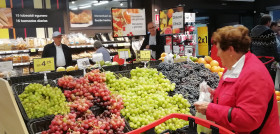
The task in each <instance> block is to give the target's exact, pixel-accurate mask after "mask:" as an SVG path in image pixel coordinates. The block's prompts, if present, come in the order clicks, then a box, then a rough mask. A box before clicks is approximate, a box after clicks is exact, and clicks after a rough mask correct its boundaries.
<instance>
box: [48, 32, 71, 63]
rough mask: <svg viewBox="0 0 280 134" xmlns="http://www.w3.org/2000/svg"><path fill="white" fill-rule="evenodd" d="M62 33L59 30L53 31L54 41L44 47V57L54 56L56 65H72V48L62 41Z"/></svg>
mask: <svg viewBox="0 0 280 134" xmlns="http://www.w3.org/2000/svg"><path fill="white" fill-rule="evenodd" d="M61 36H62V34H61V33H60V32H58V31H56V32H54V33H53V36H52V37H53V43H51V44H48V45H46V46H45V47H44V50H43V54H42V58H45V57H54V60H55V66H56V67H66V66H70V65H72V54H71V50H70V48H69V47H68V46H67V45H65V44H62V43H61Z"/></svg>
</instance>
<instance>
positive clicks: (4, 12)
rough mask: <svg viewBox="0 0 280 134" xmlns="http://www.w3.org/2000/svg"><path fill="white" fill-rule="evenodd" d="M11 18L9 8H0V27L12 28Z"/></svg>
mask: <svg viewBox="0 0 280 134" xmlns="http://www.w3.org/2000/svg"><path fill="white" fill-rule="evenodd" d="M12 27H13V18H12V10H11V8H0V28H12Z"/></svg>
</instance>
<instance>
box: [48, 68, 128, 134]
mask: <svg viewBox="0 0 280 134" xmlns="http://www.w3.org/2000/svg"><path fill="white" fill-rule="evenodd" d="M105 81H106V77H105V73H100V72H99V70H92V71H91V72H89V73H87V74H86V75H85V76H84V77H81V78H74V77H72V76H63V77H62V78H60V79H58V81H57V84H58V86H60V87H62V89H63V90H64V95H65V96H66V98H67V100H68V101H69V102H70V105H69V106H70V113H69V114H67V115H57V116H55V118H54V119H53V120H52V122H51V125H50V126H49V130H47V131H43V132H42V134H49V133H59V134H62V133H88V134H122V133H124V132H123V131H124V127H125V121H124V119H123V118H121V116H120V110H121V109H122V108H123V101H122V98H121V97H120V96H117V95H113V94H111V92H110V91H109V90H108V89H107V88H106V83H105ZM92 106H98V107H100V108H102V109H104V111H103V112H102V113H101V114H100V115H97V114H94V113H93V111H91V110H90V109H91V107H92Z"/></svg>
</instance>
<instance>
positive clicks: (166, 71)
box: [158, 61, 219, 114]
mask: <svg viewBox="0 0 280 134" xmlns="http://www.w3.org/2000/svg"><path fill="white" fill-rule="evenodd" d="M158 70H159V71H161V72H162V73H163V75H164V76H166V78H168V79H169V80H170V81H172V82H174V83H176V88H175V90H174V92H171V94H175V93H178V94H182V95H183V96H184V98H185V99H188V100H189V102H190V104H191V107H190V108H191V111H192V114H195V108H194V106H193V103H194V102H196V101H197V100H198V98H199V84H200V83H202V82H203V81H205V82H207V85H209V86H210V87H211V88H213V89H215V88H217V86H218V84H219V76H218V74H217V73H212V72H211V71H210V70H209V69H207V68H205V66H204V64H199V63H194V62H192V61H187V62H182V63H174V64H173V67H172V68H170V65H169V64H168V63H160V64H159V65H158Z"/></svg>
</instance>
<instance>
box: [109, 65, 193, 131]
mask: <svg viewBox="0 0 280 134" xmlns="http://www.w3.org/2000/svg"><path fill="white" fill-rule="evenodd" d="M130 74H131V77H130V78H126V77H120V78H116V76H118V75H114V73H113V72H106V82H107V86H108V88H109V89H110V91H112V93H114V94H118V95H120V96H121V97H122V98H123V101H124V106H125V108H124V109H122V110H121V114H122V115H124V116H125V117H126V119H127V120H128V121H129V125H130V126H131V127H132V128H133V129H136V128H140V127H142V126H145V125H147V124H150V123H152V122H153V121H155V120H158V119H160V118H162V117H164V116H166V115H169V114H171V113H183V114H189V115H190V112H189V111H190V110H189V107H190V104H189V102H188V100H186V99H184V98H183V96H182V95H178V94H176V95H174V96H172V97H171V96H169V95H168V93H167V92H169V91H173V90H174V88H175V83H171V82H170V81H169V80H168V79H165V78H164V77H165V76H164V75H163V74H162V73H159V72H158V71H157V70H156V69H148V68H136V69H133V70H131V72H130ZM187 124H188V122H186V121H184V120H180V119H171V120H168V121H166V122H165V123H162V124H161V125H159V126H157V127H155V131H156V132H157V133H160V132H162V131H164V130H167V129H170V130H176V129H177V128H182V127H183V126H185V125H187Z"/></svg>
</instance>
